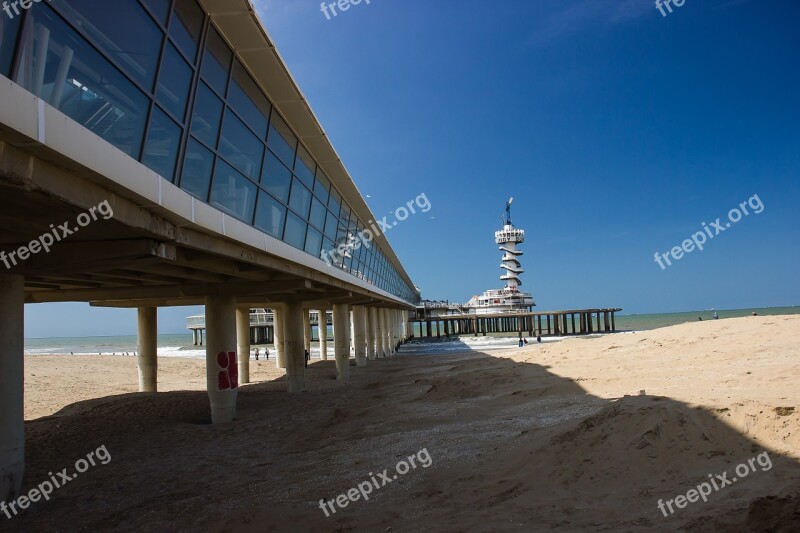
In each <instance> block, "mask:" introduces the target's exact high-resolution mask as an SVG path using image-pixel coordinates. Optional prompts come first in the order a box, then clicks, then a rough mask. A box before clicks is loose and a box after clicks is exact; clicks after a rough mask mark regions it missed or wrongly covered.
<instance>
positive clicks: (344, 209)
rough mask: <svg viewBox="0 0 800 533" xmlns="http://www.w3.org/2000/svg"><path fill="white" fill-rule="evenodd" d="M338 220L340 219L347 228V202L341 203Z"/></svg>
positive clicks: (348, 207) (348, 211)
mask: <svg viewBox="0 0 800 533" xmlns="http://www.w3.org/2000/svg"><path fill="white" fill-rule="evenodd" d="M339 218H341V219H342V221H343V222H344V226H345V227H348V221H349V220H350V206H349V205H347V202H342V210H341V211H340V212H339Z"/></svg>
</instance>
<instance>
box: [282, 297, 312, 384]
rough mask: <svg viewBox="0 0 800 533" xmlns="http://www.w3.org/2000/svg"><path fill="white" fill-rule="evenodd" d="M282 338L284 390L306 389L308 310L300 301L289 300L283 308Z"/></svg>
mask: <svg viewBox="0 0 800 533" xmlns="http://www.w3.org/2000/svg"><path fill="white" fill-rule="evenodd" d="M284 313H285V314H284V320H283V338H284V341H283V342H284V349H285V350H286V390H287V391H289V392H303V391H304V390H306V354H305V338H304V332H305V331H308V330H307V328H306V324H307V319H308V318H307V317H308V310H307V309H303V305H302V303H300V302H289V303H287V304H286V306H285V309H284Z"/></svg>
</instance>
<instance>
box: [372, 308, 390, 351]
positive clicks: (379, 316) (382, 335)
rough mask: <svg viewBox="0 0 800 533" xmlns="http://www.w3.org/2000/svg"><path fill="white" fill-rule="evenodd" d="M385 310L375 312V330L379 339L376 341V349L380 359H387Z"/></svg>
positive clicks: (379, 309) (380, 309)
mask: <svg viewBox="0 0 800 533" xmlns="http://www.w3.org/2000/svg"><path fill="white" fill-rule="evenodd" d="M384 311H385V309H382V308H378V309H376V310H375V318H376V322H375V329H376V335H377V338H376V339H375V349H376V351H377V356H378V357H386V356H387V353H386V324H385V323H384V321H383V318H384Z"/></svg>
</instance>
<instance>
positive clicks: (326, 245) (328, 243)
mask: <svg viewBox="0 0 800 533" xmlns="http://www.w3.org/2000/svg"><path fill="white" fill-rule="evenodd" d="M322 250H325V251H327V252H328V253H330V252H331V251H333V241H332V240H330V239H329V238H327V237H323V238H322ZM322 250H320V253H322Z"/></svg>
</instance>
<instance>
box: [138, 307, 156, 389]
mask: <svg viewBox="0 0 800 533" xmlns="http://www.w3.org/2000/svg"><path fill="white" fill-rule="evenodd" d="M138 326H139V329H138V331H139V341H138V343H139V354H138V355H137V357H136V363H137V366H138V367H139V392H157V391H158V358H157V352H158V309H157V308H155V307H140V308H139V316H138Z"/></svg>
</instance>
